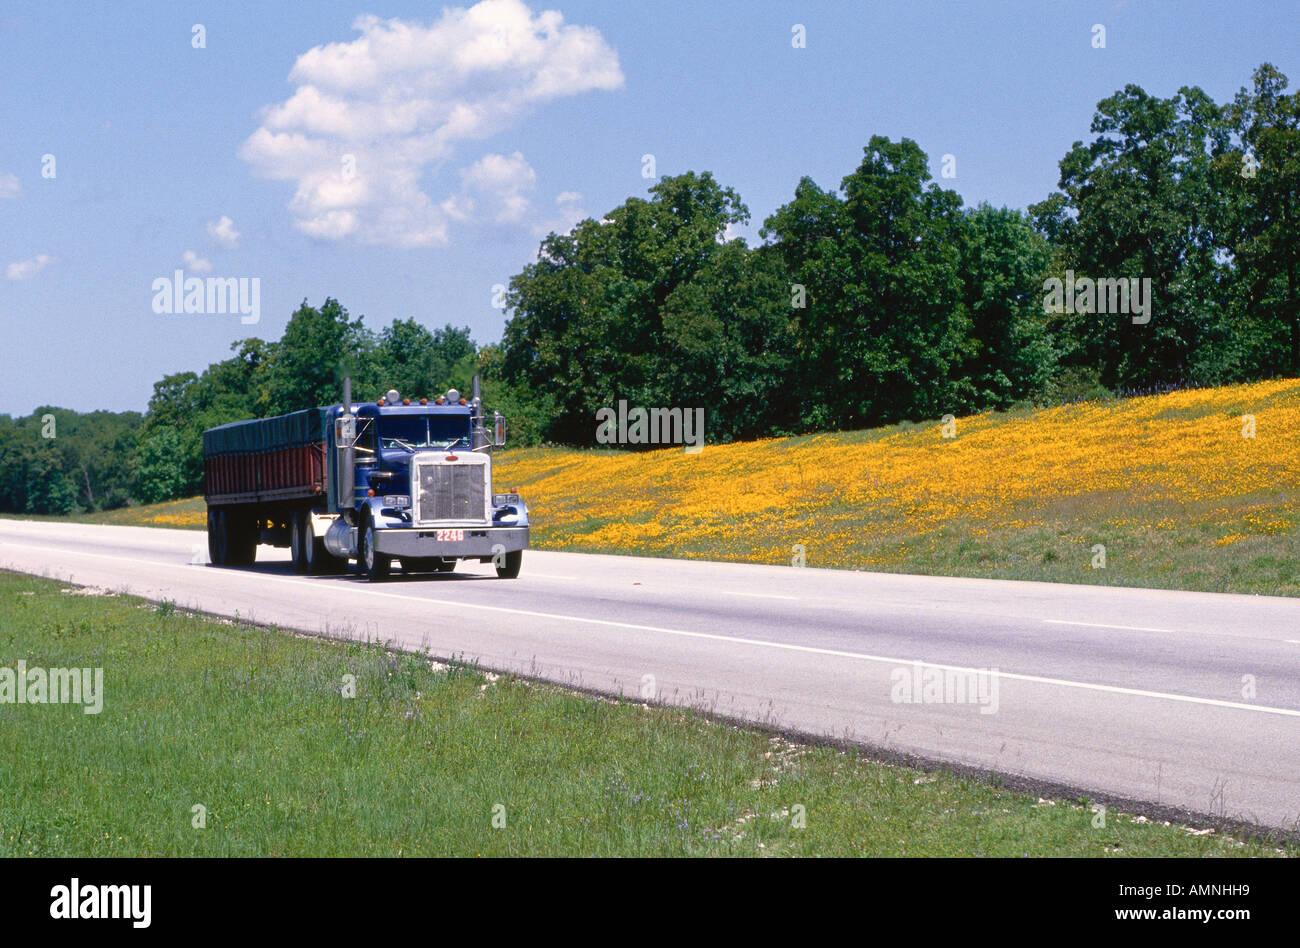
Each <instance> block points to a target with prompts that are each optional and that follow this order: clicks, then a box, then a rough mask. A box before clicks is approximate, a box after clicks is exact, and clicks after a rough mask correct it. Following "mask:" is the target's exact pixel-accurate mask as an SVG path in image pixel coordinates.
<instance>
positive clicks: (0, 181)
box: [0, 174, 23, 198]
mask: <svg viewBox="0 0 1300 948" xmlns="http://www.w3.org/2000/svg"><path fill="white" fill-rule="evenodd" d="M22 193H23V186H22V185H21V184H19V183H18V175H16V174H0V198H16V197H18V195H20V194H22Z"/></svg>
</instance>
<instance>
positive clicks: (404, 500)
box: [384, 494, 411, 507]
mask: <svg viewBox="0 0 1300 948" xmlns="http://www.w3.org/2000/svg"><path fill="white" fill-rule="evenodd" d="M384 506H385V507H409V506H411V498H410V497H408V496H407V495H406V494H385V495H384Z"/></svg>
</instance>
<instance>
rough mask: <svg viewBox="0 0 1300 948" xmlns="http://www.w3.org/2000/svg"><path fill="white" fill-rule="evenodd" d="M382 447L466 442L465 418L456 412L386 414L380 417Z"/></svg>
mask: <svg viewBox="0 0 1300 948" xmlns="http://www.w3.org/2000/svg"><path fill="white" fill-rule="evenodd" d="M379 439H380V441H381V443H382V444H383V446H384V447H385V448H455V447H461V446H462V444H463V445H465V446H468V444H469V420H468V419H467V418H464V417H461V416H458V415H389V416H388V417H386V418H383V419H382V420H381V421H380V425H379Z"/></svg>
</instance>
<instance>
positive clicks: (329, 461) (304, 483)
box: [203, 378, 528, 581]
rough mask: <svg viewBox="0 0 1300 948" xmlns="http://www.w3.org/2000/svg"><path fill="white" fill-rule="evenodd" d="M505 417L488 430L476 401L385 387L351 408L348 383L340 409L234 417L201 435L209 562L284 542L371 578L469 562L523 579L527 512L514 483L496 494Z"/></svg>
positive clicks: (320, 567) (313, 564) (228, 562)
mask: <svg viewBox="0 0 1300 948" xmlns="http://www.w3.org/2000/svg"><path fill="white" fill-rule="evenodd" d="M504 443H505V420H504V419H503V418H502V416H501V414H500V412H496V413H494V417H493V424H492V432H491V433H490V434H489V432H488V430H487V428H486V427H485V426H484V414H483V407H482V399H481V398H480V396H479V380H478V379H477V378H475V379H474V391H473V396H472V397H470V398H465V397H463V396H462V395H461V394H460V392H458V391H456V390H455V389H451V390H449V391H448V392H446V393H445V394H443V395H439V396H437V397H436V398H432V399H430V398H427V397H425V398H417V399H412V398H410V397H402V396H401V395H400V394H399V393H398V392H396V391H393V390H391V389H390V390H389V391H388V392H387V393H386V394H385V395H384V396H382V397H381V398H378V399H376V400H375V401H373V402H363V403H354V402H353V401H352V394H351V382H350V380H349V381H347V382H345V383H344V388H343V400H342V402H340V403H339V404H337V405H331V406H328V407H324V408H312V409H307V410H305V411H297V412H291V413H289V414H285V415H278V416H276V417H274V418H262V419H255V420H252V421H237V422H232V423H231V424H227V425H221V426H219V427H216V428H209V429H208V430H207V431H205V432H203V464H204V496H205V499H206V501H207V507H208V556H209V558H210V559H211V561H212V563H213V564H215V565H218V566H246V565H250V564H251V563H253V561H254V560H255V559H256V556H257V547H258V544H261V543H265V544H270V545H272V546H280V547H289V549H290V552H291V557H292V560H293V565H294V568H295V569H296V570H297V571H298V572H302V573H318V572H327V571H332V570H342V569H346V568H347V566H348V564H349V561H351V560H356V561H357V564H358V566H359V567H360V569H361V570H362V571H363V572H364V573H365V574H366V576H367V577H369V579H371V580H372V581H378V580H383V579H386V578H387V577H388V576H389V575H390V573H391V570H392V567H393V564H394V563H395V562H396V563H397V564H399V565H400V567H401V569H402V572H403V573H415V572H450V571H452V570H454V569H455V568H456V564H457V563H458V562H459V561H461V560H478V561H480V562H483V563H492V564H493V565H494V566H495V567H496V573H497V576H499V577H501V578H502V579H514V578H515V577H517V576H518V575H519V569H520V565H521V564H522V562H523V551H524V550H525V549H526V548H527V547H528V508H527V506H526V505H525V504H524V501H523V499H522V498H521V497H520V496H519V493H518V491H516V490H514V489H511V490H509V491H503V492H495V491H494V490H493V483H492V450H493V448H494V447H500V446H501V445H503V444H504Z"/></svg>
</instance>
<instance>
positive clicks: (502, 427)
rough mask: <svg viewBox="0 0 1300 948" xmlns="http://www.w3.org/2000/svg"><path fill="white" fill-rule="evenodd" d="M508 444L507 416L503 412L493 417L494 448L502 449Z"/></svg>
mask: <svg viewBox="0 0 1300 948" xmlns="http://www.w3.org/2000/svg"><path fill="white" fill-rule="evenodd" d="M505 443H506V416H505V415H503V414H501V412H499V411H498V412H494V413H493V415H492V446H493V447H497V448H499V447H501V446H502V445H503V444H505Z"/></svg>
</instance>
